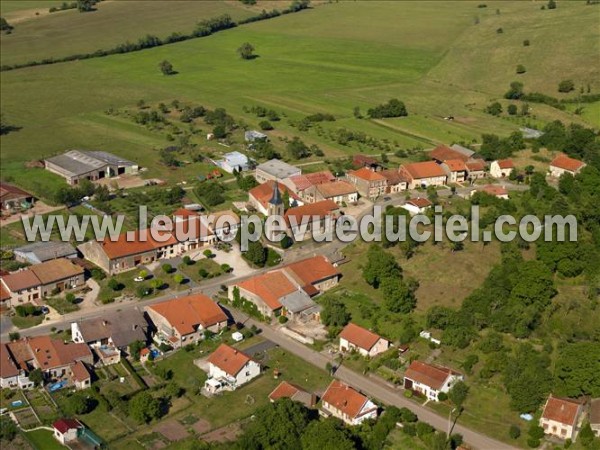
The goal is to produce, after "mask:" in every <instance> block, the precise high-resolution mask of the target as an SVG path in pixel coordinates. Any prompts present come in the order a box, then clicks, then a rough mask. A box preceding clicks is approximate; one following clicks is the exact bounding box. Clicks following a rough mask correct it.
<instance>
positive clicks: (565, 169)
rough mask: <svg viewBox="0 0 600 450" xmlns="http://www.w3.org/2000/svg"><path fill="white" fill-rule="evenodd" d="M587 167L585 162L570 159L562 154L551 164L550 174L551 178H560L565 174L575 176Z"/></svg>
mask: <svg viewBox="0 0 600 450" xmlns="http://www.w3.org/2000/svg"><path fill="white" fill-rule="evenodd" d="M585 166H586V164H585V163H584V162H583V161H579V160H578V159H575V158H570V157H569V156H567V155H565V154H563V153H561V154H560V155H558V156H557V157H556V158H554V159H553V160H552V162H551V163H550V168H549V172H550V176H551V177H555V178H559V177H560V176H561V175H563V174H565V173H568V174H570V175H573V176H575V175H577V174H578V173H579V172H580V171H581V169H583V168H584V167H585Z"/></svg>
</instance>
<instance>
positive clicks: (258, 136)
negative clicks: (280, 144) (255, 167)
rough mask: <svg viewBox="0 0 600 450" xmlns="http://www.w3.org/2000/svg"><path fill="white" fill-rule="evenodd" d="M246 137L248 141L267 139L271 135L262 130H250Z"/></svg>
mask: <svg viewBox="0 0 600 450" xmlns="http://www.w3.org/2000/svg"><path fill="white" fill-rule="evenodd" d="M244 139H245V140H246V142H256V141H266V140H268V139H269V136H267V135H266V134H264V133H261V132H260V131H256V130H249V131H246V132H245V133H244Z"/></svg>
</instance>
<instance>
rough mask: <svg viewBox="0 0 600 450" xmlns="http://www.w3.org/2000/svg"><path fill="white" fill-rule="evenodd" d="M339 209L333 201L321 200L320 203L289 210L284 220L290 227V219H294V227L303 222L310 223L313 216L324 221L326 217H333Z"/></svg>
mask: <svg viewBox="0 0 600 450" xmlns="http://www.w3.org/2000/svg"><path fill="white" fill-rule="evenodd" d="M339 209H340V207H339V206H338V205H337V203H335V202H334V201H333V200H322V201H320V202H315V203H308V204H306V205H302V206H295V207H294V208H290V209H288V210H287V211H286V212H285V215H284V218H285V222H286V223H287V224H288V225H289V226H291V225H292V222H291V218H292V217H294V218H295V221H294V222H295V223H294V225H300V224H302V223H303V221H304V222H306V223H311V222H312V221H313V217H314V216H317V217H318V218H319V219H324V218H325V217H328V216H331V217H334V216H335V212H336V211H338V210H339Z"/></svg>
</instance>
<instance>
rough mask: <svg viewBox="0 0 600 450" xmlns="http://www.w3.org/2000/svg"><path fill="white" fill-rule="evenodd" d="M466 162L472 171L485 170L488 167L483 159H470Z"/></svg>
mask: <svg viewBox="0 0 600 450" xmlns="http://www.w3.org/2000/svg"><path fill="white" fill-rule="evenodd" d="M465 164H466V165H467V168H468V169H469V170H472V171H483V170H485V167H486V165H485V161H484V160H483V159H470V160H469V161H467V162H466V163H465Z"/></svg>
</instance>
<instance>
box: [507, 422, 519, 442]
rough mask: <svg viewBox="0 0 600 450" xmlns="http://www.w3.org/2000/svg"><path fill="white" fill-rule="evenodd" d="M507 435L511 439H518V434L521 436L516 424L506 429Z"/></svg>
mask: <svg viewBox="0 0 600 450" xmlns="http://www.w3.org/2000/svg"><path fill="white" fill-rule="evenodd" d="M508 435H509V436H510V438H511V439H519V436H521V429H520V428H519V427H518V426H517V425H511V426H510V428H509V430H508Z"/></svg>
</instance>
